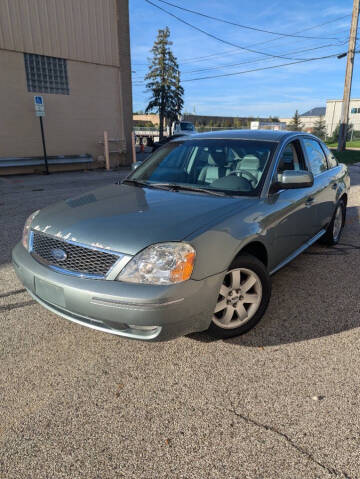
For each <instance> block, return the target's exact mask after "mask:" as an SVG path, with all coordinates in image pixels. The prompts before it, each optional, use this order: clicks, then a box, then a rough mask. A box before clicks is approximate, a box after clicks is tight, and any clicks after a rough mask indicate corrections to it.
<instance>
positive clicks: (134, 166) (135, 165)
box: [131, 161, 142, 170]
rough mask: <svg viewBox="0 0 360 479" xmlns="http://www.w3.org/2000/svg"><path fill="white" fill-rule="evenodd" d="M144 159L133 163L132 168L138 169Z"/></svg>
mask: <svg viewBox="0 0 360 479" xmlns="http://www.w3.org/2000/svg"><path fill="white" fill-rule="evenodd" d="M141 163H142V161H136V162H135V163H131V169H132V170H136V168H138V167H139V166H140V165H141Z"/></svg>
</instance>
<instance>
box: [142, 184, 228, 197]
mask: <svg viewBox="0 0 360 479" xmlns="http://www.w3.org/2000/svg"><path fill="white" fill-rule="evenodd" d="M151 186H153V187H154V188H159V189H163V190H171V191H180V190H185V191H195V192H197V193H205V194H206V193H207V194H209V195H214V196H229V195H227V194H226V193H225V192H222V191H215V190H211V189H209V188H198V187H196V186H186V185H177V184H173V183H151Z"/></svg>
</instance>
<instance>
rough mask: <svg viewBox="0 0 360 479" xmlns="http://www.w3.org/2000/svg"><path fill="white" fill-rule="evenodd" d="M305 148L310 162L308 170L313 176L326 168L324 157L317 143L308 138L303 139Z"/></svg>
mask: <svg viewBox="0 0 360 479" xmlns="http://www.w3.org/2000/svg"><path fill="white" fill-rule="evenodd" d="M304 145H305V150H306V153H307V157H308V159H309V163H310V170H311V172H312V174H313V175H314V176H316V175H320V173H323V172H324V171H326V170H327V162H326V157H325V154H324V152H323V150H322V149H321V146H320V145H319V143H318V142H317V141H315V140H310V139H308V138H305V139H304Z"/></svg>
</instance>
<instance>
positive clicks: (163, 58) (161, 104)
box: [145, 27, 184, 139]
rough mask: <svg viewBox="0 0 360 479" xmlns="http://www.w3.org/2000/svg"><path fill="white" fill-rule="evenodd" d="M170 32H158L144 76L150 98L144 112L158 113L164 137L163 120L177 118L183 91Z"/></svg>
mask: <svg viewBox="0 0 360 479" xmlns="http://www.w3.org/2000/svg"><path fill="white" fill-rule="evenodd" d="M169 37H170V30H169V28H168V27H166V28H165V29H163V30H159V31H158V36H157V38H156V40H155V42H154V45H153V47H152V49H151V52H152V54H153V56H152V59H151V60H150V61H151V63H150V65H149V72H148V74H147V75H146V76H145V81H147V83H146V88H147V90H148V91H149V92H150V93H151V98H150V101H149V104H148V106H147V107H146V110H145V112H146V113H150V112H153V111H156V112H158V113H159V120H160V125H159V136H160V139H162V137H163V135H164V119H167V120H168V121H170V122H173V121H176V120H177V119H178V118H179V115H180V113H181V110H182V107H183V99H182V97H183V94H184V90H183V88H182V86H181V84H180V71H179V65H178V63H177V61H176V58H175V56H174V55H173V53H172V51H171V48H170V47H171V45H172V42H171V41H170V40H169Z"/></svg>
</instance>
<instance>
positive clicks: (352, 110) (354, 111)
mask: <svg viewBox="0 0 360 479" xmlns="http://www.w3.org/2000/svg"><path fill="white" fill-rule="evenodd" d="M351 113H360V108H351Z"/></svg>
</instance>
